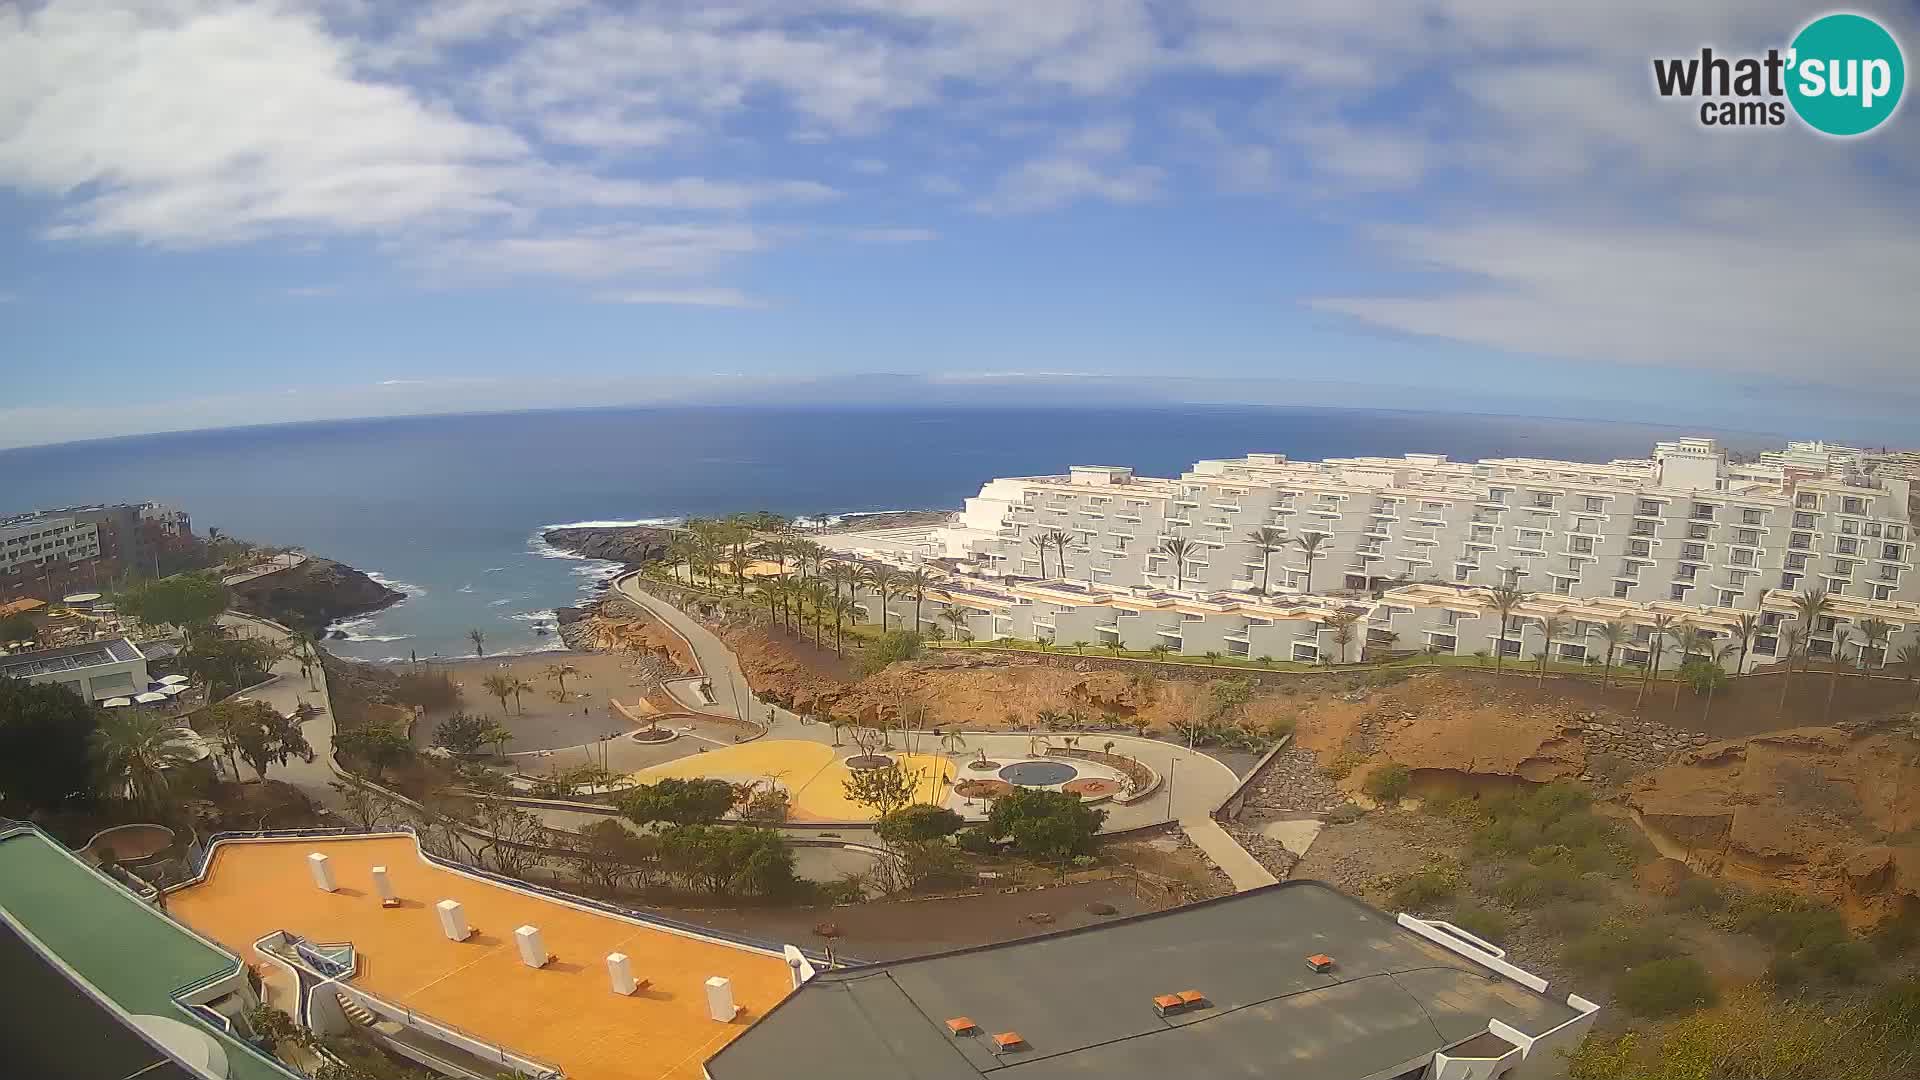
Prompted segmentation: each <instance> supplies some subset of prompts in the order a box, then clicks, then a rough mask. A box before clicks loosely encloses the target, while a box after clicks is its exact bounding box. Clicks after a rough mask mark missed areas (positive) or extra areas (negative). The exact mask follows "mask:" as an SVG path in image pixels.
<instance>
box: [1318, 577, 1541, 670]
mask: <svg viewBox="0 0 1920 1080" xmlns="http://www.w3.org/2000/svg"><path fill="white" fill-rule="evenodd" d="M1307 579H1308V582H1309V583H1311V582H1312V579H1313V564H1312V563H1311V562H1309V563H1308V564H1307ZM1307 591H1308V592H1312V591H1313V590H1312V589H1311V588H1309V589H1308V590H1307ZM1506 656H1507V617H1506V616H1505V615H1502V616H1500V636H1499V637H1498V638H1496V639H1494V642H1493V673H1494V674H1495V675H1498V674H1500V665H1501V664H1503V663H1505V662H1506Z"/></svg>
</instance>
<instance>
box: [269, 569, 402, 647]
mask: <svg viewBox="0 0 1920 1080" xmlns="http://www.w3.org/2000/svg"><path fill="white" fill-rule="evenodd" d="M404 599H406V594H405V593H400V592H395V591H394V590H392V589H389V588H387V587H386V586H385V585H382V584H380V583H379V582H377V581H375V580H373V579H372V578H370V577H368V576H367V575H365V574H363V573H361V572H360V571H358V570H355V569H354V568H353V567H351V566H347V565H345V564H344V563H337V562H334V561H333V560H332V559H316V558H311V557H309V558H308V559H307V561H306V562H303V563H301V564H300V565H299V566H296V567H294V568H292V569H291V570H282V571H279V572H278V573H274V574H268V575H266V576H265V577H258V578H254V579H253V580H252V581H245V582H241V583H240V584H239V585H235V586H234V587H233V606H234V607H236V608H239V609H240V610H241V611H245V612H250V613H252V614H255V615H261V616H264V617H266V618H269V619H272V620H274V621H275V622H278V623H282V624H284V625H286V626H290V627H293V628H294V629H296V630H307V631H310V632H312V633H314V634H319V633H320V632H321V631H322V630H324V629H325V628H326V626H327V624H328V623H331V622H334V621H336V620H339V619H345V618H348V617H350V616H353V615H364V614H366V613H367V612H370V611H379V610H380V609H381V608H385V607H391V606H393V605H394V604H397V603H399V602H400V601H402V600H404Z"/></svg>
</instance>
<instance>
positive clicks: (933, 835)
mask: <svg viewBox="0 0 1920 1080" xmlns="http://www.w3.org/2000/svg"><path fill="white" fill-rule="evenodd" d="M965 824H966V821H965V820H964V819H962V818H961V817H960V815H959V814H956V813H954V812H953V811H951V810H949V809H947V808H946V807H944V806H931V805H928V804H926V803H919V804H917V805H913V806H903V807H901V808H899V809H897V810H894V811H893V812H892V813H889V814H886V815H884V816H883V817H881V818H880V820H878V821H876V822H874V825H873V828H874V832H875V833H877V834H878V835H879V837H880V839H882V840H885V841H886V842H888V843H890V844H917V843H925V842H928V841H933V840H944V839H946V838H947V837H949V836H952V835H953V834H954V833H957V832H959V831H960V827H961V826H962V825H965Z"/></svg>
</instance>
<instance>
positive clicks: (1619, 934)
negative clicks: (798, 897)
mask: <svg viewBox="0 0 1920 1080" xmlns="http://www.w3.org/2000/svg"><path fill="white" fill-rule="evenodd" d="M1674 951H1675V950H1674V946H1673V934H1672V933H1671V931H1670V930H1669V929H1668V928H1667V927H1665V926H1660V925H1656V924H1650V923H1646V922H1626V921H1623V920H1619V919H1609V920H1607V921H1606V922H1604V923H1601V924H1600V926H1599V927H1598V928H1596V929H1595V930H1593V931H1592V932H1591V933H1587V934H1584V935H1582V936H1580V937H1578V938H1575V939H1574V941H1573V943H1572V944H1570V945H1568V946H1567V948H1566V951H1565V954H1564V956H1563V958H1564V959H1565V960H1566V962H1567V964H1568V966H1570V967H1572V968H1574V969H1575V970H1577V971H1580V972H1583V973H1585V974H1588V975H1594V976H1605V975H1615V974H1618V973H1620V972H1622V971H1626V970H1627V969H1629V968H1635V967H1640V966H1644V965H1646V964H1649V963H1652V962H1653V961H1656V960H1665V959H1667V958H1669V957H1671V956H1673V955H1674Z"/></svg>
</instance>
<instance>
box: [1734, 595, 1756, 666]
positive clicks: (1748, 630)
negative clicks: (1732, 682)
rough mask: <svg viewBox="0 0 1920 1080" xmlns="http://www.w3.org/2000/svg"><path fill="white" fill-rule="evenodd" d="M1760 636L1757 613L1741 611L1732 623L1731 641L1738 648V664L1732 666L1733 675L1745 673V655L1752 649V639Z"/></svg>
mask: <svg viewBox="0 0 1920 1080" xmlns="http://www.w3.org/2000/svg"><path fill="white" fill-rule="evenodd" d="M1759 634H1760V615H1759V613H1758V612H1753V611H1743V612H1741V613H1740V616H1739V618H1736V619H1735V620H1734V621H1733V641H1734V643H1735V644H1737V645H1739V646H1740V662H1739V663H1738V664H1736V665H1734V669H1733V673H1734V674H1735V675H1744V674H1746V672H1747V653H1748V652H1749V651H1750V650H1751V649H1752V648H1753V639H1754V638H1755V637H1758V636H1759Z"/></svg>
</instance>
